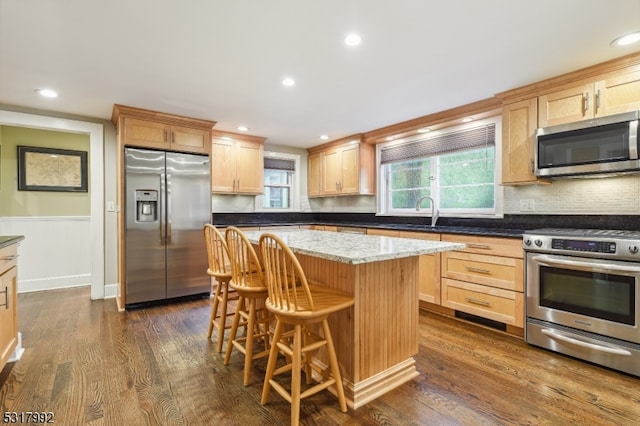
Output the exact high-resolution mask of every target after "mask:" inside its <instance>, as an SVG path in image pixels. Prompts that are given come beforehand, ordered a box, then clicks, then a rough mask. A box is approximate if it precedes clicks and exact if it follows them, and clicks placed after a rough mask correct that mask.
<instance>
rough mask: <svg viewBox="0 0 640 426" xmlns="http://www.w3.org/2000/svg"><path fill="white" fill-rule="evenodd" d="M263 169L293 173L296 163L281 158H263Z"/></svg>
mask: <svg viewBox="0 0 640 426" xmlns="http://www.w3.org/2000/svg"><path fill="white" fill-rule="evenodd" d="M264 168H265V169H269V170H291V171H295V169H296V162H295V161H294V160H285V159H282V158H267V157H265V158H264Z"/></svg>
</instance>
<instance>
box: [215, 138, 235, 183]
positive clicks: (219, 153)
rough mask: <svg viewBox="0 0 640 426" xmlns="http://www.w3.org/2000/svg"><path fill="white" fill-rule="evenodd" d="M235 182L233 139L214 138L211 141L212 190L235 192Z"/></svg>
mask: <svg viewBox="0 0 640 426" xmlns="http://www.w3.org/2000/svg"><path fill="white" fill-rule="evenodd" d="M235 182H236V170H235V162H234V159H233V141H231V140H225V139H219V138H214V139H213V141H212V143H211V191H212V192H234V190H235Z"/></svg>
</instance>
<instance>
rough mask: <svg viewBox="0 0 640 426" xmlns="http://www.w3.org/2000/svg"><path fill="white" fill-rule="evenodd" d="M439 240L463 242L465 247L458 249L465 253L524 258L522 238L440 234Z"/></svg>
mask: <svg viewBox="0 0 640 426" xmlns="http://www.w3.org/2000/svg"><path fill="white" fill-rule="evenodd" d="M440 239H441V241H450V242H455V243H465V244H466V245H467V247H465V248H464V249H462V250H460V251H464V252H467V253H478V254H490V255H492V256H506V257H514V258H518V259H524V250H523V249H522V239H520V238H502V237H480V236H474V235H457V234H442V236H441V238H440Z"/></svg>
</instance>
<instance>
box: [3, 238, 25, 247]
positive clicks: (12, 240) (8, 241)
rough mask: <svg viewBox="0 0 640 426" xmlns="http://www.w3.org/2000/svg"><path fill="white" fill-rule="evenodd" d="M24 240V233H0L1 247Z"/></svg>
mask: <svg viewBox="0 0 640 426" xmlns="http://www.w3.org/2000/svg"><path fill="white" fill-rule="evenodd" d="M22 240H24V236H23V235H0V249H3V248H5V247H7V246H10V245H12V244H15V243H18V242H20V241H22Z"/></svg>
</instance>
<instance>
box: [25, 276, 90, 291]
mask: <svg viewBox="0 0 640 426" xmlns="http://www.w3.org/2000/svg"><path fill="white" fill-rule="evenodd" d="M90 283H91V275H89V274H82V275H67V276H61V277H47V278H35V279H31V280H20V279H19V280H18V293H30V292H32V291H42V290H57V289H61V288H71V287H82V286H88V285H90Z"/></svg>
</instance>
